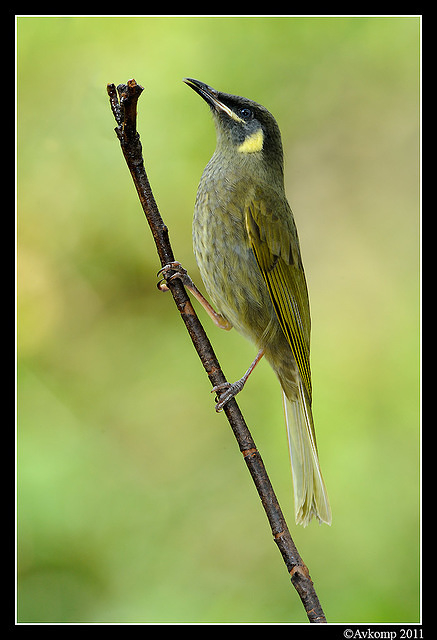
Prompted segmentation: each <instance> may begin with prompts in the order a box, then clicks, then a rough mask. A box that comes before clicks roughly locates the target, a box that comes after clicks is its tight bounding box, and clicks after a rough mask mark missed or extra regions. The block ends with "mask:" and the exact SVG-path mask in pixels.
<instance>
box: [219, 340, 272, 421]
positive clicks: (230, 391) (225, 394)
mask: <svg viewBox="0 0 437 640" xmlns="http://www.w3.org/2000/svg"><path fill="white" fill-rule="evenodd" d="M263 355H264V349H261V350H260V351H259V352H258V354H257V356H256V358H255V360H254V361H253V362H252V364H251V365H250V367H249V368H248V370H247V371H246V373H245V374H244V376H243V377H242V378H240V380H237V382H232V383H231V382H223V384H218V385H217V386H215V387H213V388H212V390H211V393H217V404H216V406H215V410H216V411H217V412H219V411H221V410H222V409H223V407H224V406H225V404H226V403H227V402H229V400H230V399H231V398H233V397H234V396H236V395H237V393H240V391H241V390H242V389H243V387H244V385H245V384H246V382H247V379H248V377H249V376H250V374H251V373H252V371H253V370H254V369H255V367H256V365H257V364H258V362H259V361H260V360H261V358H262V357H263Z"/></svg>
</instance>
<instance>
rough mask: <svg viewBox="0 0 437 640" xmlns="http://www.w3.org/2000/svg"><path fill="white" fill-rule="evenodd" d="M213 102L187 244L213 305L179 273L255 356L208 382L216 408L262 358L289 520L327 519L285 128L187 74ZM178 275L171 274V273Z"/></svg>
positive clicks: (177, 267)
mask: <svg viewBox="0 0 437 640" xmlns="http://www.w3.org/2000/svg"><path fill="white" fill-rule="evenodd" d="M183 81H184V82H185V83H186V84H187V85H188V86H189V87H190V88H192V89H193V90H194V91H195V92H196V93H197V94H198V95H199V96H201V97H202V98H203V100H204V101H205V102H206V103H207V104H208V105H209V107H210V111H211V113H212V116H213V121H214V124H215V129H216V138H217V142H216V148H215V151H214V153H213V155H212V157H211V159H210V161H209V162H208V164H207V165H206V167H205V169H204V171H203V174H202V177H201V179H200V183H199V187H198V191H197V196H196V202H195V206H194V216H193V248H194V254H195V258H196V262H197V265H198V268H199V271H200V275H201V277H202V280H203V283H204V286H205V289H206V291H207V293H208V295H209V298H210V299H211V302H212V304H210V303H209V302H208V301H207V300H206V299H205V297H204V296H203V295H202V294H201V293H200V291H199V290H198V289H197V287H196V286H195V285H194V283H193V281H192V280H191V278H190V277H189V276H188V274H187V272H186V271H185V270H184V269H183V267H182V265H181V264H180V263H176V262H174V263H171V264H170V265H166V267H164V269H163V271H164V272H165V271H167V272H170V275H171V278H177V277H179V278H181V280H182V281H183V282H184V284H185V285H187V287H188V288H189V290H191V291H192V292H193V293H194V295H195V297H196V298H197V299H198V300H199V301H200V302H201V303H202V305H203V306H204V307H205V309H206V310H207V312H208V314H209V315H210V316H211V317H212V319H213V320H214V322H215V324H216V325H217V326H219V327H221V328H223V329H226V330H229V329H231V328H232V327H234V328H235V329H236V330H237V332H239V333H240V334H242V335H243V336H245V337H246V338H248V339H249V340H250V341H251V342H252V343H254V345H255V346H256V348H257V350H258V352H257V356H256V358H255V359H254V361H253V362H252V364H251V365H250V367H249V368H248V370H247V371H246V373H245V374H244V375H243V377H242V378H241V379H240V380H238V381H237V382H235V383H225V384H224V385H219V386H218V387H214V389H213V391H215V392H216V393H217V397H218V401H217V405H216V408H217V410H221V409H222V408H223V407H224V405H225V404H226V403H227V402H229V400H230V399H231V398H232V397H234V396H235V395H236V394H237V393H239V392H240V391H241V390H242V389H243V387H244V385H245V383H246V382H247V379H248V378H249V376H250V374H251V373H252V371H253V369H254V368H255V366H256V365H257V363H258V362H259V361H260V360H261V358H262V357H264V358H265V359H266V360H267V361H268V363H269V364H270V366H271V367H272V369H273V370H274V372H275V374H276V376H277V378H278V379H279V382H280V385H281V388H282V395H283V403H284V408H285V419H286V424H287V434H288V443H289V451H290V460H291V469H292V479H293V487H294V507H295V520H296V523H297V524H301V525H303V526H306V525H308V523H309V522H310V521H311V519H312V518H313V517H315V519H317V520H318V521H319V523H322V522H324V523H327V524H331V520H332V517H331V509H330V505H329V500H328V495H327V491H326V487H325V483H324V480H323V477H322V473H321V469H320V463H319V456H318V449H317V444H316V436H315V430H314V421H313V414H312V385H311V369H310V332H311V317H310V307H309V297H308V289H307V283H306V278H305V272H304V268H303V264H302V258H301V252H300V246H299V239H298V234H297V229H296V224H295V221H294V217H293V213H292V211H291V208H290V205H289V203H288V200H287V197H286V193H285V187H284V160H283V148H282V141H281V133H280V130H279V127H278V124H277V122H276V120H275V118H274V117H273V115H272V114H271V113H270V112H269V111H268V110H267V109H266V108H265V107H263V106H262V105H261V104H259V103H257V102H255V101H253V100H249V99H248V98H244V97H241V96H237V95H231V94H228V93H223V92H220V91H217V90H216V89H213V88H212V87H211V86H209V85H207V84H205V83H204V82H201V81H199V80H195V79H194V78H184V80H183ZM175 272H176V273H175Z"/></svg>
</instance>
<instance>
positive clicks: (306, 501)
mask: <svg viewBox="0 0 437 640" xmlns="http://www.w3.org/2000/svg"><path fill="white" fill-rule="evenodd" d="M283 398H284V408H285V418H286V422H287V433H288V443H289V447H290V458H291V471H292V476H293V487H294V506H295V517H296V522H297V524H302V525H303V526H304V527H306V525H307V524H308V523H309V522H310V520H311V518H312V517H313V516H315V517H316V518H317V519H318V520H319V522H320V523H321V522H326V524H331V519H332V518H331V509H330V506H329V501H328V494H327V492H326V487H325V483H324V482H323V477H322V472H321V470H320V463H319V457H318V454H317V447H316V442H315V439H314V428H313V423H312V416H311V409H308V407H307V401H306V399H305V393H304V390H303V387H302V383H301V382H300V384H299V394H298V397H297V398H296V400H294V401H291V400H289V399H288V398H287V396H286V395H285V393H284V394H283Z"/></svg>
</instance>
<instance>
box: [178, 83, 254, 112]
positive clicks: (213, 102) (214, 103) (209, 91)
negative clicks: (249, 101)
mask: <svg viewBox="0 0 437 640" xmlns="http://www.w3.org/2000/svg"><path fill="white" fill-rule="evenodd" d="M184 82H185V84H187V85H188V86H189V87H191V88H192V89H194V91H195V92H196V93H198V94H199V96H201V97H202V98H203V99H204V100H205V102H207V103H208V104H209V105H210V106H211V107H212V108H213V109H215V110H216V111H222V112H224V113H226V114H227V115H228V116H229V117H230V118H232V119H233V120H235V121H236V122H244V120H242V119H241V118H240V117H239V116H237V114H236V113H234V112H233V111H232V109H230V108H229V107H228V106H227V105H225V104H224V103H223V102H221V100H219V98H218V96H219V92H218V91H217V90H216V89H213V88H212V87H209V86H208V85H207V84H205V83H204V82H200V80H194V78H184Z"/></svg>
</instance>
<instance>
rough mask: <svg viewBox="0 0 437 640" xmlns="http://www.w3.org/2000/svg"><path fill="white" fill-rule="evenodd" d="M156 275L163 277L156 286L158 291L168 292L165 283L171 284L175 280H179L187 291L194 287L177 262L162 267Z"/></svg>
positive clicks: (185, 271) (184, 270)
mask: <svg viewBox="0 0 437 640" xmlns="http://www.w3.org/2000/svg"><path fill="white" fill-rule="evenodd" d="M156 275H157V276H160V275H162V276H164V277H163V278H162V279H161V280H160V281H159V282H158V284H157V285H156V286H157V287H158V289H159V290H160V291H168V286H167V282H171V281H172V280H175V279H179V280H180V281H181V282H182V284H183V285H184V286H185V287H187V288H188V289H192V288H193V287H194V284H193V281H192V280H191V278H190V276H189V275H188V272H187V270H186V269H184V267H183V266H182V265H181V263H180V262H177V260H175V261H174V262H169V263H168V264H166V265H164V266H163V267H162V269H160V270H159V271H158V273H157V274H156Z"/></svg>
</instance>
